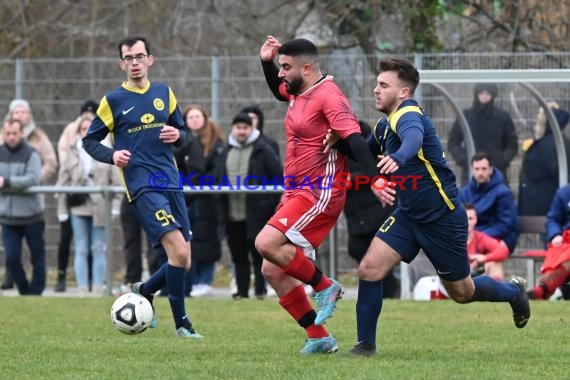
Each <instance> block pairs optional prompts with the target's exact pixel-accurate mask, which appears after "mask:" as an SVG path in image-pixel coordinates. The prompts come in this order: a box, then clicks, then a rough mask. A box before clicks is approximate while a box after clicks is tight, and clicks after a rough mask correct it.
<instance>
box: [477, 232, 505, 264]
mask: <svg viewBox="0 0 570 380" xmlns="http://www.w3.org/2000/svg"><path fill="white" fill-rule="evenodd" d="M477 253H478V254H481V255H485V256H486V257H485V258H486V261H497V262H501V261H505V260H506V259H507V257H508V256H509V248H508V247H507V246H506V244H504V243H502V242H501V241H500V240H497V239H495V238H494V237H491V236H489V235H487V234H486V233H484V232H481V231H477V230H474V231H473V237H472V238H471V240H469V241H468V242H467V254H468V255H469V256H471V255H473V254H477Z"/></svg>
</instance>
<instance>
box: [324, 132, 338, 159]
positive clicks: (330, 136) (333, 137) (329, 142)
mask: <svg viewBox="0 0 570 380" xmlns="http://www.w3.org/2000/svg"><path fill="white" fill-rule="evenodd" d="M339 140H340V136H339V135H338V134H337V133H336V132H335V131H333V130H332V129H329V130H328V131H327V135H326V136H325V139H324V140H323V145H324V146H325V150H324V151H323V152H324V153H328V152H329V151H330V150H331V149H332V147H333V145H334V144H336V143H337V142H338V141H339Z"/></svg>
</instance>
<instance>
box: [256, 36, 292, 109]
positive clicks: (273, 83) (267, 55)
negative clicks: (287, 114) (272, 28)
mask: <svg viewBox="0 0 570 380" xmlns="http://www.w3.org/2000/svg"><path fill="white" fill-rule="evenodd" d="M280 46H281V43H280V42H279V40H277V38H275V37H273V36H267V39H266V40H265V42H264V43H263V45H261V49H260V50H259V58H260V59H261V66H262V67H263V74H264V75H265V81H266V82H267V85H268V86H269V89H270V90H271V92H272V93H273V95H274V96H275V97H276V98H277V99H278V100H281V101H287V100H288V99H287V98H285V97H283V95H282V94H281V92H280V91H279V87H280V85H281V79H279V68H278V67H277V65H276V64H275V62H274V60H275V57H277V54H278V50H279V47H280Z"/></svg>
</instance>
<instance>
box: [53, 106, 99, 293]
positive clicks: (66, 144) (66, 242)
mask: <svg viewBox="0 0 570 380" xmlns="http://www.w3.org/2000/svg"><path fill="white" fill-rule="evenodd" d="M97 107H99V105H98V104H97V102H95V101H93V100H86V101H85V102H84V103H83V104H82V105H81V110H80V112H79V116H78V117H77V118H76V119H75V120H73V121H72V122H71V123H69V124H67V125H66V126H65V128H64V129H63V132H62V133H61V135H60V137H59V140H58V142H57V154H58V158H59V161H60V162H62V163H63V162H65V160H66V159H67V152H68V151H69V150H70V149H71V146H72V145H73V144H74V143H75V142H76V141H75V140H76V138H77V131H78V129H79V122H80V121H81V120H82V119H83V118H85V117H90V118H91V119H93V118H94V117H95V112H96V111H97ZM60 196H62V197H65V194H61V195H60ZM57 218H58V221H59V243H58V246H57V282H56V284H55V288H54V291H55V292H65V288H66V282H65V280H66V274H67V266H68V264H69V253H70V246H71V239H72V238H73V230H72V228H71V221H70V220H69V210H65V211H64V213H63V214H58V216H57Z"/></svg>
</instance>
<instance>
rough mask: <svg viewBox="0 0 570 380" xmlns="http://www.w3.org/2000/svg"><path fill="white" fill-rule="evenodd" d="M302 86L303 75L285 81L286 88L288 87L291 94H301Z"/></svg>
mask: <svg viewBox="0 0 570 380" xmlns="http://www.w3.org/2000/svg"><path fill="white" fill-rule="evenodd" d="M301 87H303V78H301V77H297V78H295V79H293V80H292V81H291V82H285V88H286V89H287V92H288V93H289V94H291V95H299V91H301Z"/></svg>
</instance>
